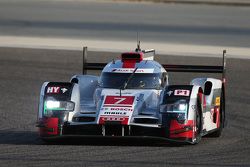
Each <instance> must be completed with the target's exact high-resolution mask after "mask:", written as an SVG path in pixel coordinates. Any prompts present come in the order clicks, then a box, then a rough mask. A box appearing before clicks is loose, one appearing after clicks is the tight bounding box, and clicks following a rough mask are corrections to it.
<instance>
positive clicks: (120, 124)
mask: <svg viewBox="0 0 250 167" xmlns="http://www.w3.org/2000/svg"><path fill="white" fill-rule="evenodd" d="M86 54H87V48H86V47H84V51H83V60H84V61H83V72H84V74H82V75H75V76H73V77H72V78H71V80H70V81H69V82H45V83H44V84H43V85H42V88H41V93H40V103H39V112H38V124H37V126H38V127H39V134H40V137H41V138H42V139H44V140H49V139H53V138H58V137H59V138H60V137H63V136H78V135H81V136H103V137H106V136H109V137H144V136H148V137H159V138H164V139H167V140H170V141H177V142H186V143H191V144H195V143H198V142H199V141H200V140H201V137H202V136H204V135H212V136H215V137H219V136H220V135H221V132H222V129H223V127H224V123H225V86H224V85H225V51H223V64H222V65H221V66H202V65H166V64H163V65H161V64H159V63H158V62H156V61H154V55H155V51H154V50H153V49H151V50H141V49H140V47H139V46H138V48H137V49H136V50H135V51H134V52H127V53H122V54H121V58H120V59H119V60H113V61H111V62H110V63H108V64H104V63H88V62H87V61H86ZM86 70H102V72H101V75H100V76H94V75H87V74H86ZM168 72H199V73H222V78H221V79H216V78H204V77H203V78H194V79H193V80H192V81H191V82H190V84H189V85H171V84H169V82H168V80H169V78H168Z"/></svg>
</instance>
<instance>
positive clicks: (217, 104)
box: [215, 97, 220, 106]
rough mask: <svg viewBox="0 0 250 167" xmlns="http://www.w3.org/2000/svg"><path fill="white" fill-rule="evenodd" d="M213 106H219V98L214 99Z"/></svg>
mask: <svg viewBox="0 0 250 167" xmlns="http://www.w3.org/2000/svg"><path fill="white" fill-rule="evenodd" d="M215 105H216V106H219V105H220V97H216V98H215Z"/></svg>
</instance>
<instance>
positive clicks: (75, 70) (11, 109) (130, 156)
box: [0, 48, 250, 167]
mask: <svg viewBox="0 0 250 167" xmlns="http://www.w3.org/2000/svg"><path fill="white" fill-rule="evenodd" d="M81 55H82V53H81V52H80V51H65V50H39V49H18V48H0V90H1V93H0V94H1V100H0V122H1V123H0V166H1V167H3V166H88V167H89V166H91V167H92V166H102V167H110V166H124V167H127V166H145V167H149V166H162V167H166V166H227V167H231V166H232V167H234V166H250V159H249V156H250V133H249V132H250V124H249V119H250V112H249V110H250V104H249V101H250V87H249V85H250V79H249V73H250V68H249V63H250V60H244V59H228V61H227V62H228V63H227V69H228V70H227V88H226V90H227V94H226V98H227V104H226V107H227V119H228V125H227V127H226V128H225V129H224V131H223V135H222V136H221V137H220V138H209V137H205V138H203V139H202V141H201V142H200V143H199V144H198V145H192V146H191V145H174V144H169V143H166V142H165V141H162V140H155V139H133V140H109V139H105V140H104V139H102V138H101V139H79V140H73V142H72V141H68V142H64V143H62V144H60V143H58V144H56V145H50V144H46V143H44V142H42V141H41V140H40V139H39V138H38V134H37V129H36V127H35V122H36V116H37V110H38V99H39V92H40V87H41V85H42V83H43V82H44V81H68V80H69V79H70V77H71V76H72V75H74V74H79V73H81V61H82V59H81ZM117 56H119V53H108V52H104V53H98V52H91V53H89V60H90V61H95V62H96V61H101V62H107V61H109V60H111V59H112V58H115V57H117ZM156 59H157V60H159V61H160V62H161V63H169V64H170V63H178V64H187V63H188V64H211V65H215V64H217V65H220V63H221V60H220V59H218V58H197V57H196V58H193V57H188V58H187V57H173V56H167V55H161V56H157V57H156ZM196 76H206V75H205V74H186V73H182V74H173V73H171V74H170V78H171V83H173V84H174V83H177V84H178V83H179V84H180V83H188V81H189V80H190V79H191V78H192V77H196ZM211 76H213V75H211ZM215 77H219V76H218V75H216V76H215Z"/></svg>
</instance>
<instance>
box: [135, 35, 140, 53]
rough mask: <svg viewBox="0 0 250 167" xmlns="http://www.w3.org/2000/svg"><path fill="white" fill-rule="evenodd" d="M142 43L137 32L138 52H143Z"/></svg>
mask: <svg viewBox="0 0 250 167" xmlns="http://www.w3.org/2000/svg"><path fill="white" fill-rule="evenodd" d="M140 45H141V41H140V40H139V32H137V48H136V49H135V51H136V52H140V51H141V46H140Z"/></svg>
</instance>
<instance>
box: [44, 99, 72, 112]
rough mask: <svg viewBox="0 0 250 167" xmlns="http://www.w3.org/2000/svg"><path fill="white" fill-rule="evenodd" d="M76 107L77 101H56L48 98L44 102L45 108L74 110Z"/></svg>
mask: <svg viewBox="0 0 250 167" xmlns="http://www.w3.org/2000/svg"><path fill="white" fill-rule="evenodd" d="M74 108H75V103H74V102H72V101H54V100H48V101H45V103H44V109H45V110H57V111H58V110H59V111H61V110H64V111H73V110H74Z"/></svg>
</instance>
